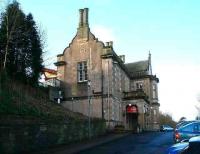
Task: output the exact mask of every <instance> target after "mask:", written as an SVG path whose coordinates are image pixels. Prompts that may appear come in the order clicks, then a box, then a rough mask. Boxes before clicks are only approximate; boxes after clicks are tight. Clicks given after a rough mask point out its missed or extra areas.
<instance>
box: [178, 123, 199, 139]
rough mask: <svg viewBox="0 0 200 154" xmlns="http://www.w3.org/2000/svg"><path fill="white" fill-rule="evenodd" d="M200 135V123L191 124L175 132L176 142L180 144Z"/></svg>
mask: <svg viewBox="0 0 200 154" xmlns="http://www.w3.org/2000/svg"><path fill="white" fill-rule="evenodd" d="M199 135H200V121H195V122H191V123H189V124H186V125H184V126H182V127H179V128H178V129H176V130H175V131H174V141H175V142H176V143H177V142H180V141H182V140H185V139H190V138H191V137H195V136H199Z"/></svg>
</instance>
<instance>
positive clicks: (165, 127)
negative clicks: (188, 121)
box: [160, 125, 174, 132]
mask: <svg viewBox="0 0 200 154" xmlns="http://www.w3.org/2000/svg"><path fill="white" fill-rule="evenodd" d="M173 130H174V128H172V127H171V126H169V125H162V126H160V131H161V132H167V131H173Z"/></svg>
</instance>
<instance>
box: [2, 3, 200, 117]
mask: <svg viewBox="0 0 200 154" xmlns="http://www.w3.org/2000/svg"><path fill="white" fill-rule="evenodd" d="M1 1H2V0H1ZM19 2H20V3H21V7H22V9H23V10H24V11H25V12H26V13H29V12H31V13H32V14H33V16H34V19H35V20H36V22H37V23H38V25H39V26H40V27H41V28H42V29H43V30H44V31H45V32H46V35H45V36H46V45H47V47H46V51H47V52H46V54H45V58H44V59H48V60H46V64H47V65H48V66H49V67H52V66H53V65H52V64H53V62H55V61H56V55H57V54H60V53H62V52H63V50H64V48H65V47H67V46H68V44H69V43H70V42H71V40H72V38H73V37H74V36H75V34H76V30H77V27H78V20H79V11H78V10H79V9H80V8H85V7H87V8H89V25H90V29H91V31H92V33H94V34H95V36H96V37H97V38H99V40H101V41H103V42H106V41H114V50H115V52H116V53H117V54H118V55H121V54H124V55H126V62H127V63H129V62H134V61H139V60H145V59H147V58H148V52H149V50H150V51H151V54H152V65H153V73H154V74H156V75H157V76H158V77H159V79H160V83H159V103H160V104H161V106H160V110H161V111H163V112H167V113H170V114H171V115H172V116H173V118H174V119H175V120H179V119H180V117H182V116H185V117H187V118H188V119H194V118H195V116H196V115H197V111H196V109H195V105H197V104H198V101H197V96H198V94H199V95H200V1H199V0H19ZM1 6H2V5H1ZM199 104H200V103H199Z"/></svg>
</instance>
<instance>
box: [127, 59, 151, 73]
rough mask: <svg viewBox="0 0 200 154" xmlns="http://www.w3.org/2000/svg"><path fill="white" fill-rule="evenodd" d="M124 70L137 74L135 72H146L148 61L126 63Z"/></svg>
mask: <svg viewBox="0 0 200 154" xmlns="http://www.w3.org/2000/svg"><path fill="white" fill-rule="evenodd" d="M125 66H126V68H127V69H128V71H129V72H130V73H137V72H144V71H147V70H148V66H149V61H148V60H144V61H138V62H134V63H127V64H125Z"/></svg>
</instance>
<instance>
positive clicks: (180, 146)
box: [167, 142, 189, 154]
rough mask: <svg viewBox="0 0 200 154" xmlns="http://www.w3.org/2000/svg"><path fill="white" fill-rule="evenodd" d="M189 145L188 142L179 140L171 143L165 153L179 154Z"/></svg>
mask: <svg viewBox="0 0 200 154" xmlns="http://www.w3.org/2000/svg"><path fill="white" fill-rule="evenodd" d="M188 145H189V142H180V143H176V144H174V145H172V146H171V147H169V148H168V150H167V154H180V153H181V152H182V151H184V150H185V149H186V148H187V147H188Z"/></svg>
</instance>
